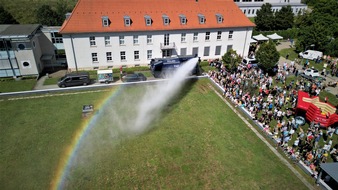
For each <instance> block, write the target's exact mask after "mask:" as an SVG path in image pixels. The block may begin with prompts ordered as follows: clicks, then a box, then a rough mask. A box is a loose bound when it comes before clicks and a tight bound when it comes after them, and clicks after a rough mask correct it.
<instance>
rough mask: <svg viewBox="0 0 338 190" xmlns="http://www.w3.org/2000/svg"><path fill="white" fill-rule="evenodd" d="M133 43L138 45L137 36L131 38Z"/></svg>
mask: <svg viewBox="0 0 338 190" xmlns="http://www.w3.org/2000/svg"><path fill="white" fill-rule="evenodd" d="M133 43H134V44H138V36H137V35H134V36H133Z"/></svg>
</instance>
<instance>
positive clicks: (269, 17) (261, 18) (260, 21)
mask: <svg viewBox="0 0 338 190" xmlns="http://www.w3.org/2000/svg"><path fill="white" fill-rule="evenodd" d="M255 24H256V29H257V30H258V31H268V30H273V28H274V15H273V12H272V9H271V4H270V3H265V4H263V5H262V7H261V9H259V10H258V11H257V12H256V16H255Z"/></svg>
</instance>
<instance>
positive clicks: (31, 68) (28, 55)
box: [15, 49, 39, 76]
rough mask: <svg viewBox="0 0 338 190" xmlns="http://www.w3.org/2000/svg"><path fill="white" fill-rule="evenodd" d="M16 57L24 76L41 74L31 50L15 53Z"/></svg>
mask: <svg viewBox="0 0 338 190" xmlns="http://www.w3.org/2000/svg"><path fill="white" fill-rule="evenodd" d="M15 57H16V59H17V61H18V65H19V68H20V73H21V75H22V76H24V75H38V74H39V71H38V66H37V63H36V61H35V56H34V53H33V51H32V50H31V49H27V50H18V51H15ZM25 64H27V65H25Z"/></svg>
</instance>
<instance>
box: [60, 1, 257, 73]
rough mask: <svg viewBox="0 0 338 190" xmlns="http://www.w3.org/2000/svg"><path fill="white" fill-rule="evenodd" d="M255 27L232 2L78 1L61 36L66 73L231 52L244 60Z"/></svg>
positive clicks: (65, 23)
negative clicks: (165, 58) (176, 57)
mask: <svg viewBox="0 0 338 190" xmlns="http://www.w3.org/2000/svg"><path fill="white" fill-rule="evenodd" d="M254 26H255V25H254V24H253V23H252V22H250V21H249V19H248V18H247V17H246V16H245V15H244V14H243V13H242V11H241V10H240V9H239V8H238V6H237V5H236V4H235V3H234V2H233V0H128V1H125V0H114V1H111V0H101V1H100V2H99V3H98V2H97V1H95V0H79V1H78V3H77V5H76V6H75V8H74V10H73V11H72V13H71V14H68V15H67V18H66V21H65V22H64V24H63V26H62V27H61V29H60V33H61V34H62V36H63V43H64V47H65V51H66V55H67V62H68V67H69V69H72V70H74V69H101V68H102V69H104V68H112V67H119V66H121V65H125V66H134V65H147V64H149V63H150V60H151V59H152V58H160V57H170V56H174V55H195V54H197V55H198V56H199V57H201V59H202V60H203V59H213V58H220V57H221V56H222V55H223V54H224V53H225V52H226V51H228V50H230V49H234V50H236V51H237V53H238V54H240V55H242V56H247V54H248V50H249V45H250V39H251V34H252V29H253V27H254Z"/></svg>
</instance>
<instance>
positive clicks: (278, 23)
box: [275, 5, 294, 30]
mask: <svg viewBox="0 0 338 190" xmlns="http://www.w3.org/2000/svg"><path fill="white" fill-rule="evenodd" d="M293 24H294V14H293V12H292V8H291V6H290V5H288V6H283V7H282V8H281V9H280V10H279V11H277V12H276V13H275V29H276V30H286V29H288V28H292V26H293Z"/></svg>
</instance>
